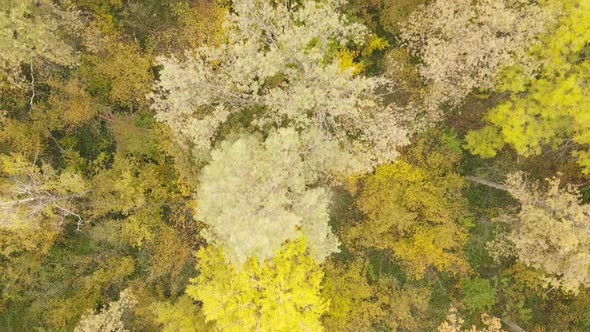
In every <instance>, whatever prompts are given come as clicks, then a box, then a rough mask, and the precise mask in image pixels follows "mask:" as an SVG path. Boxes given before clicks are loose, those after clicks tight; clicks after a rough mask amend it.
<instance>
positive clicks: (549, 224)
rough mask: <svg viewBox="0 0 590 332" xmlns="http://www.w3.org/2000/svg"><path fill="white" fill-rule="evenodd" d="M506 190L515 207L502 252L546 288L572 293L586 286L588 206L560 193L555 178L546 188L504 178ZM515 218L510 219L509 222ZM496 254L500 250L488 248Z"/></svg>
mask: <svg viewBox="0 0 590 332" xmlns="http://www.w3.org/2000/svg"><path fill="white" fill-rule="evenodd" d="M506 189H507V190H508V192H510V194H511V195H512V196H513V197H514V198H516V199H517V200H518V201H519V203H520V204H521V207H520V211H519V213H518V215H517V216H516V217H511V216H505V217H504V218H503V219H504V220H506V221H507V222H509V223H510V224H511V225H512V227H511V228H512V230H511V231H510V233H509V234H508V235H507V240H508V241H509V247H508V251H504V255H514V256H516V258H518V260H519V261H521V262H522V263H524V264H526V265H527V266H530V267H533V268H536V269H538V270H539V272H540V275H541V278H542V279H543V280H544V281H545V282H546V287H549V286H552V287H555V288H559V289H562V290H564V291H566V292H573V293H577V292H578V291H579V289H580V288H581V287H588V286H589V285H590V205H589V204H581V202H580V196H579V195H580V194H579V191H577V190H576V189H575V188H574V187H572V186H566V187H565V188H560V182H559V180H557V179H551V180H548V183H547V187H546V188H541V187H539V185H538V184H534V185H532V186H529V185H527V183H526V182H525V180H524V175H523V173H515V174H511V175H509V176H508V178H507V180H506ZM515 219H516V220H515ZM491 248H492V249H496V253H497V254H500V255H502V254H503V252H502V251H497V249H501V248H502V247H496V248H494V247H493V246H492V247H491Z"/></svg>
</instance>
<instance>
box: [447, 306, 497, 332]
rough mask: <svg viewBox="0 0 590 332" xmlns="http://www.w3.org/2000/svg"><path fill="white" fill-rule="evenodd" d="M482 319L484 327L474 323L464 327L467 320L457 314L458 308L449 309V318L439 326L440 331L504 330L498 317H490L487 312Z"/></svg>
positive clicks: (486, 331)
mask: <svg viewBox="0 0 590 332" xmlns="http://www.w3.org/2000/svg"><path fill="white" fill-rule="evenodd" d="M481 320H482V322H483V324H484V325H485V327H484V328H477V327H476V326H475V325H472V326H471V328H469V329H465V328H463V323H464V322H465V321H464V320H463V319H462V318H460V317H458V316H457V309H455V308H451V309H449V314H448V315H447V320H446V321H444V322H443V323H442V324H440V325H439V327H438V332H502V331H503V330H502V323H501V322H500V319H499V318H497V317H490V316H488V315H487V314H483V315H481Z"/></svg>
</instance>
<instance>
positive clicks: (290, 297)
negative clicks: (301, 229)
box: [186, 238, 328, 332]
mask: <svg viewBox="0 0 590 332" xmlns="http://www.w3.org/2000/svg"><path fill="white" fill-rule="evenodd" d="M305 247H306V245H305V239H303V238H302V239H296V240H294V241H289V242H286V243H285V245H284V246H283V247H281V248H280V249H279V250H278V251H277V252H276V254H275V255H274V257H273V258H272V259H269V260H267V261H265V262H264V263H263V265H261V263H262V262H260V261H258V259H257V258H256V257H251V258H250V259H249V260H248V261H247V262H246V263H245V264H244V266H243V267H242V268H241V270H237V269H236V267H235V266H233V264H230V263H229V262H228V261H227V260H226V259H225V256H224V255H223V252H222V251H221V250H220V249H219V248H215V247H212V246H209V247H207V248H203V249H201V250H200V251H199V252H198V254H197V258H198V264H197V269H198V270H199V271H200V272H201V273H200V274H199V275H198V276H197V277H196V278H194V279H192V283H193V284H192V285H189V286H188V287H187V291H186V292H187V294H188V295H189V296H191V297H192V298H194V299H195V300H198V301H201V302H202V303H203V312H204V313H205V316H206V317H207V321H215V325H216V329H217V330H220V331H228V332H230V331H244V330H247V331H323V327H322V324H321V322H320V317H321V316H322V314H323V313H325V312H326V310H327V309H328V303H327V302H326V301H325V300H324V299H323V298H322V297H321V294H320V290H321V282H322V278H323V276H324V275H323V273H322V271H321V268H320V267H319V265H318V264H317V263H316V262H314V260H313V259H312V257H311V256H310V255H309V254H308V253H307V252H306V249H305Z"/></svg>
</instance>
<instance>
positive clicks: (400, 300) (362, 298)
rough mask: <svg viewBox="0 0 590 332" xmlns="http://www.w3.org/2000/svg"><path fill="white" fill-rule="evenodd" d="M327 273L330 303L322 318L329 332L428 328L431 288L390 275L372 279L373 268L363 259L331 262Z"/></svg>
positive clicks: (327, 291) (326, 295)
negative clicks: (404, 282) (403, 282)
mask: <svg viewBox="0 0 590 332" xmlns="http://www.w3.org/2000/svg"><path fill="white" fill-rule="evenodd" d="M325 271H326V272H325V273H326V277H325V278H324V284H323V294H324V297H326V298H327V299H328V300H329V301H330V309H329V310H328V312H327V313H326V314H325V315H324V317H323V323H324V327H325V328H326V330H327V331H359V332H361V331H362V332H365V331H366V332H369V331H375V330H376V329H378V328H379V329H384V328H387V329H388V330H391V331H398V330H404V331H405V330H407V331H414V330H418V329H420V328H422V329H424V328H427V327H429V325H430V324H429V323H430V322H429V318H430V317H429V316H430V314H431V313H430V312H429V310H428V309H429V302H430V300H431V299H430V295H431V294H430V293H431V292H430V290H429V289H428V288H426V287H420V286H418V287H417V286H414V285H411V284H408V283H406V284H402V283H401V282H400V281H399V280H397V279H396V278H395V277H393V276H391V275H385V276H379V277H375V276H374V277H373V278H371V277H370V274H371V265H370V262H369V260H368V259H366V258H364V257H356V258H355V259H354V260H353V261H350V262H346V263H339V264H335V263H334V262H332V261H330V262H329V263H328V264H326V268H325ZM430 327H432V326H430Z"/></svg>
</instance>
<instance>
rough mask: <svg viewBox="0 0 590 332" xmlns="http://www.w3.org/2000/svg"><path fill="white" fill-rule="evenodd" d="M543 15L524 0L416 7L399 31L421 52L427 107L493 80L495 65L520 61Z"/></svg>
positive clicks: (457, 0)
mask: <svg viewBox="0 0 590 332" xmlns="http://www.w3.org/2000/svg"><path fill="white" fill-rule="evenodd" d="M546 21H547V15H545V13H544V12H543V11H542V10H541V8H539V7H538V6H537V5H536V4H535V3H534V2H532V1H528V0H480V1H472V0H435V1H433V2H432V3H430V4H428V5H423V6H421V8H420V9H419V10H417V11H415V12H414V13H413V14H412V15H410V18H409V19H408V20H407V21H406V23H404V24H403V26H402V33H401V37H402V39H403V40H404V41H405V43H406V44H407V45H408V47H409V48H410V50H412V51H413V52H414V54H416V55H419V56H420V57H421V58H422V61H423V64H422V65H421V66H420V67H419V70H420V74H421V75H422V77H424V78H425V79H427V80H428V81H429V82H430V83H431V87H430V91H429V92H428V95H427V96H426V99H427V100H426V104H427V107H429V108H431V109H432V111H435V112H436V111H438V107H439V105H441V104H443V103H448V104H450V105H451V106H456V105H459V104H460V103H461V102H462V100H463V98H464V97H466V96H467V95H468V94H469V93H470V92H471V91H472V90H473V89H489V88H492V87H493V86H494V84H496V82H497V79H498V74H499V70H500V69H502V68H503V67H505V66H509V65H512V64H514V63H515V62H516V61H524V58H523V57H524V55H525V51H526V49H527V47H528V46H529V45H530V44H531V43H532V42H534V40H535V37H536V36H537V35H538V34H539V33H540V32H542V31H543V28H544V24H545V23H546Z"/></svg>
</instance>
